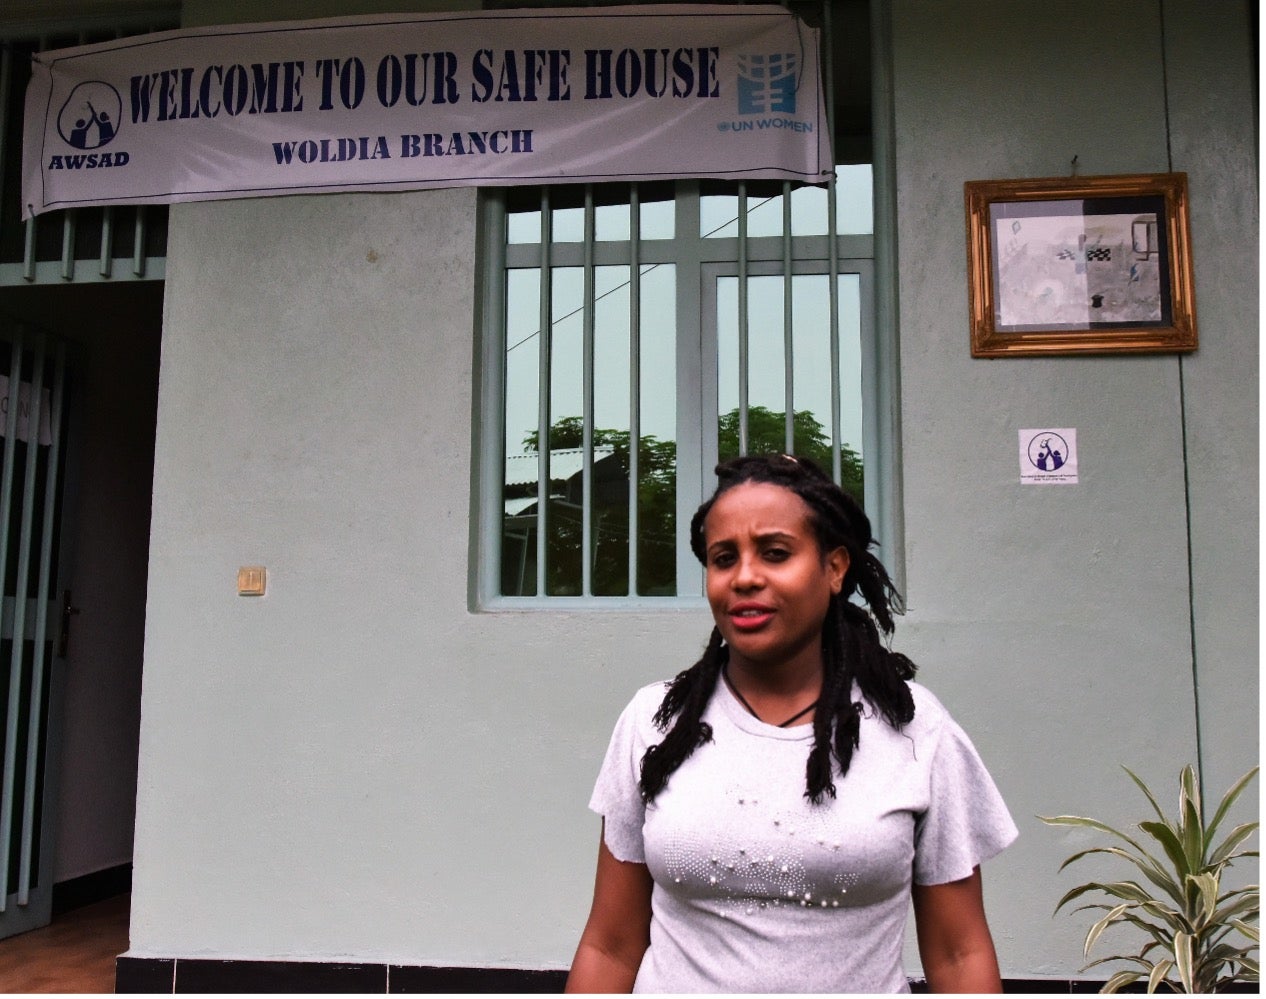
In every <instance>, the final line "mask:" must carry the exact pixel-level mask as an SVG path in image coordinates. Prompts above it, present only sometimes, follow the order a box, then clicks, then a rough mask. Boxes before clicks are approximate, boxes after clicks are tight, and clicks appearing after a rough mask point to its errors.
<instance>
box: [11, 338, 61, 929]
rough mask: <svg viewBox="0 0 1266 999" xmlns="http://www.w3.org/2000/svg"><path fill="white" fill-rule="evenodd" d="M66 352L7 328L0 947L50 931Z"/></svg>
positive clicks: (57, 345) (58, 703)
mask: <svg viewBox="0 0 1266 999" xmlns="http://www.w3.org/2000/svg"><path fill="white" fill-rule="evenodd" d="M65 396H66V349H65V346H64V345H63V344H61V343H59V342H56V341H55V340H54V339H53V338H52V337H51V336H49V335H47V334H45V333H44V332H42V331H39V330H36V329H33V328H31V327H29V326H26V327H24V326H16V325H12V324H8V323H6V322H5V321H4V320H3V319H0V572H2V573H3V580H4V594H3V610H2V612H0V724H3V726H4V730H3V743H2V744H0V754H2V756H0V760H2V762H3V772H2V778H0V779H2V780H3V785H2V786H0V889H2V890H0V937H5V936H12V935H13V934H15V933H22V932H24V931H26V930H29V929H34V928H35V927H38V926H43V925H45V924H47V923H48V922H49V920H50V917H51V913H52V900H53V884H52V881H53V837H52V833H53V831H54V821H53V819H54V816H53V815H52V810H53V803H54V802H55V801H56V800H57V797H56V784H57V779H56V777H57V767H56V762H57V761H56V756H57V752H56V749H57V746H58V745H59V743H60V732H59V731H58V727H57V719H58V718H59V717H60V711H59V709H60V706H61V696H62V689H63V686H64V674H65V647H64V646H65V635H66V628H68V626H69V614H70V613H71V610H72V609H71V607H70V594H69V591H66V590H64V589H63V586H62V581H63V580H64V579H65V578H67V577H66V574H65V566H64V565H63V562H64V561H65V555H66V553H65V551H64V549H65V548H66V547H68V546H67V545H64V544H62V543H61V541H62V538H63V537H65V536H66V532H65V531H64V530H62V518H63V516H64V513H65V503H64V501H63V493H64V483H65V479H66V476H65V465H66V461H65V458H66V455H65V448H64V447H63V439H64V435H65V420H64V413H65Z"/></svg>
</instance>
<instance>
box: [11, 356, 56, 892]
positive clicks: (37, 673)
mask: <svg viewBox="0 0 1266 999" xmlns="http://www.w3.org/2000/svg"><path fill="white" fill-rule="evenodd" d="M41 367H42V365H41ZM65 371H66V348H65V346H64V345H63V344H60V343H59V344H58V345H57V347H56V352H55V355H54V368H53V390H52V393H51V396H50V400H49V427H50V440H49V449H48V457H47V461H48V465H47V471H46V472H45V478H44V513H43V518H42V520H41V521H40V550H39V577H38V579H39V589H38V593H37V598H36V602H35V634H34V642H33V643H32V644H33V648H34V654H33V657H32V658H33V663H32V679H31V711H30V715H29V716H28V717H29V719H30V720H29V721H28V723H27V747H26V785H25V787H26V801H25V803H24V805H23V809H22V858H21V879H22V880H21V884H22V890H21V891H20V892H19V896H18V902H19V904H21V905H26V904H27V902H28V901H29V896H28V894H27V890H28V888H29V886H30V885H31V883H32V882H31V860H32V852H33V850H32V847H33V845H34V842H35V835H36V828H35V788H36V784H37V783H38V782H37V780H36V770H37V765H38V763H39V761H40V758H41V755H42V754H41V753H40V742H41V739H42V738H43V737H44V736H43V731H42V729H43V726H44V706H43V694H44V669H45V643H46V642H47V641H48V602H49V597H50V595H51V594H52V592H53V585H52V582H53V581H52V573H53V531H54V529H55V521H54V517H55V516H56V512H57V474H58V461H59V460H60V456H61V446H60V445H61V414H62V392H63V390H64V388H65ZM40 420H41V414H40V396H39V395H36V396H35V397H34V398H33V399H32V400H31V418H30V427H31V430H30V431H29V437H30V442H29V447H30V450H29V451H28V452H27V454H28V456H29V455H30V454H32V453H34V452H37V451H39V446H38V445H39V426H40ZM28 547H29V546H28ZM15 637H16V636H15ZM48 665H49V666H50V667H51V666H52V663H51V661H50V662H49V664H48Z"/></svg>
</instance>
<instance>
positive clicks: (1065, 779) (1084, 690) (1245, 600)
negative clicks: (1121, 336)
mask: <svg viewBox="0 0 1266 999" xmlns="http://www.w3.org/2000/svg"><path fill="white" fill-rule="evenodd" d="M966 7H967V5H964V4H954V5H949V4H925V3H916V2H914V0H897V2H896V3H894V11H893V33H894V60H895V72H896V125H897V133H898V157H897V183H898V190H897V196H898V210H899V215H900V222H899V231H898V237H899V240H900V269H901V274H900V279H901V303H900V304H901V335H900V348H901V357H902V369H901V389H902V398H903V400H904V402H903V410H902V422H903V424H904V428H905V429H904V437H903V439H902V440H901V441H900V442H895V444H896V446H897V447H898V448H899V454H900V460H901V467H902V471H903V475H904V483H905V506H904V531H905V547H906V576H907V580H908V590H909V603H910V608H911V609H910V613H909V614H908V615H907V617H906V619H905V620H904V621H903V622H902V623H901V625H900V626H899V629H898V633H897V641H898V644H899V645H900V646H901V647H903V648H904V649H905V650H907V651H908V652H910V653H911V655H912V656H913V657H914V658H915V659H916V661H918V662H920V663H922V664H923V673H922V676H923V678H924V679H925V681H926V682H927V683H928V685H929V686H931V687H932V688H933V689H934V690H935V691H936V692H937V693H938V695H939V696H940V697H941V698H942V699H943V700H944V701H945V702H946V703H947V704H948V705H949V706H950V708H951V710H953V711H954V712H955V714H956V715H957V716H958V717H959V718H960V720H961V721H962V722H963V724H964V725H965V727H966V728H967V729H968V731H969V732H971V733H972V735H973V737H974V738H975V740H976V742H977V744H978V746H979V747H980V749H981V751H982V753H983V755H984V756H985V758H986V760H987V761H988V762H989V763H990V765H991V766H992V768H993V770H994V772H995V775H996V777H997V779H998V782H999V784H1000V785H1001V787H1002V788H1003V791H1004V792H1005V794H1006V795H1007V798H1008V800H1009V802H1010V804H1011V807H1012V810H1013V812H1014V814H1015V816H1016V818H1017V821H1018V822H1019V824H1020V826H1021V828H1022V838H1021V840H1020V842H1019V843H1018V844H1017V845H1016V846H1015V847H1014V848H1013V849H1012V850H1010V851H1008V853H1007V854H1005V855H1004V856H1003V857H1002V858H1001V859H999V860H998V861H996V862H994V863H992V864H990V865H989V869H988V870H987V872H986V884H987V889H988V895H989V905H990V912H991V917H992V922H993V926H994V929H995V935H996V937H997V939H998V944H999V950H1000V954H1001V959H1002V963H1003V966H1004V972H1005V973H1007V974H1010V975H1032V974H1047V973H1049V974H1060V975H1068V974H1071V973H1072V972H1074V971H1075V969H1076V968H1077V967H1079V966H1080V964H1081V959H1080V943H1079V938H1080V934H1081V929H1080V927H1078V926H1075V925H1074V922H1073V921H1072V920H1069V919H1063V918H1061V919H1059V920H1056V921H1055V922H1052V921H1051V919H1050V911H1051V908H1052V906H1053V904H1054V901H1055V900H1056V899H1057V898H1058V896H1059V894H1060V893H1061V891H1062V887H1063V886H1064V885H1065V884H1067V883H1068V882H1067V879H1066V878H1065V879H1061V878H1060V877H1058V876H1057V875H1056V873H1055V871H1056V868H1057V866H1058V863H1059V860H1060V859H1061V858H1062V857H1063V856H1064V855H1066V854H1067V853H1070V852H1072V850H1073V848H1074V847H1075V846H1076V845H1078V843H1077V842H1075V841H1074V840H1075V838H1074V837H1068V836H1063V835H1061V834H1058V833H1055V832H1053V831H1050V830H1048V829H1046V827H1044V826H1041V825H1040V824H1039V823H1038V822H1037V821H1036V819H1035V818H1034V815H1035V814H1036V813H1051V812H1056V811H1082V812H1088V813H1091V814H1097V815H1100V816H1101V817H1104V818H1108V819H1116V820H1126V819H1128V818H1132V817H1136V816H1137V814H1138V809H1137V807H1136V806H1135V804H1134V803H1133V802H1132V801H1131V800H1130V795H1129V793H1128V784H1127V782H1126V780H1125V778H1124V776H1123V775H1121V774H1120V773H1119V771H1118V770H1117V769H1116V765H1117V763H1118V762H1121V763H1127V764H1130V765H1133V766H1135V767H1137V768H1138V770H1139V771H1140V772H1141V773H1142V775H1143V776H1144V777H1146V778H1148V779H1151V780H1154V781H1156V782H1158V783H1161V784H1167V783H1168V782H1170V781H1172V779H1173V777H1174V776H1175V775H1176V773H1177V770H1178V767H1179V766H1180V765H1181V764H1182V763H1183V762H1184V761H1186V760H1189V759H1192V758H1194V754H1195V751H1196V726H1195V717H1196V716H1195V693H1196V686H1195V681H1194V680H1193V668H1192V644H1193V643H1192V632H1191V628H1190V620H1191V613H1190V608H1191V606H1192V600H1191V599H1190V598H1191V593H1190V591H1189V587H1188V564H1189V562H1188V544H1187V515H1186V510H1187V507H1188V499H1187V496H1186V494H1185V491H1184V475H1183V470H1184V465H1183V458H1182V455H1183V436H1184V422H1183V416H1182V414H1183V406H1184V402H1185V405H1186V410H1187V413H1188V419H1187V424H1186V430H1187V436H1188V450H1189V451H1199V452H1200V454H1199V456H1193V457H1192V459H1191V460H1190V462H1189V466H1188V467H1189V468H1190V469H1192V470H1193V474H1194V473H1195V472H1198V473H1199V476H1198V477H1199V478H1200V479H1201V480H1202V481H1201V484H1200V486H1199V487H1198V488H1193V490H1192V491H1191V509H1192V517H1191V524H1192V532H1193V537H1195V538H1196V539H1197V541H1198V544H1199V548H1200V554H1199V557H1198V558H1197V559H1196V561H1195V563H1194V570H1193V572H1194V579H1195V583H1196V602H1195V606H1196V613H1195V619H1196V624H1197V631H1196V644H1197V648H1198V651H1199V652H1200V662H1199V664H1198V665H1199V671H1200V672H1199V673H1198V675H1199V677H1200V695H1201V707H1202V709H1204V708H1207V707H1208V706H1209V705H1210V704H1213V705H1215V709H1216V708H1217V707H1222V709H1223V710H1225V711H1230V712H1234V715H1233V718H1234V723H1233V724H1217V725H1206V726H1205V731H1204V733H1203V734H1204V740H1205V751H1206V755H1207V756H1208V757H1209V758H1210V760H1211V761H1216V762H1215V763H1214V766H1215V768H1219V770H1218V776H1217V777H1216V778H1215V780H1216V781H1221V780H1222V777H1221V774H1222V773H1230V772H1234V771H1237V770H1242V769H1246V768H1247V766H1248V765H1249V763H1250V762H1251V760H1252V759H1254V758H1255V757H1256V743H1255V726H1251V727H1250V723H1251V722H1253V721H1254V720H1255V719H1254V718H1253V717H1252V716H1253V713H1254V711H1255V704H1256V687H1255V682H1256V681H1255V671H1254V669H1253V668H1252V659H1251V654H1252V653H1251V649H1252V647H1253V644H1254V642H1253V639H1254V636H1255V634H1256V618H1255V610H1254V608H1255V607H1256V599H1255V587H1256V568H1255V566H1256V563H1255V558H1254V556H1253V552H1252V551H1251V548H1252V545H1251V539H1252V538H1253V537H1255V535H1256V505H1255V502H1254V501H1253V500H1254V493H1253V489H1254V486H1253V484H1254V483H1255V482H1256V474H1255V472H1256V467H1255V463H1254V458H1253V457H1252V456H1251V455H1252V451H1253V449H1254V448H1255V440H1256V437H1255V431H1256V410H1255V405H1256V391H1255V389H1256V385H1255V371H1256V365H1257V354H1256V343H1255V339H1254V338H1253V337H1252V336H1250V335H1248V333H1249V330H1250V329H1251V326H1252V324H1253V323H1254V322H1255V317H1256V301H1255V298H1254V297H1253V293H1252V291H1251V286H1249V285H1246V284H1242V283H1241V280H1239V279H1237V278H1235V277H1234V275H1235V274H1238V273H1243V274H1248V273H1251V272H1253V270H1252V269H1253V267H1255V264H1254V261H1253V260H1252V254H1253V252H1254V250H1253V247H1254V239H1255V233H1256V218H1255V215H1253V209H1252V207H1251V206H1252V201H1251V198H1252V194H1253V192H1252V187H1251V183H1250V181H1251V171H1252V145H1251V136H1248V135H1247V134H1244V133H1245V132H1246V131H1247V128H1246V125H1245V124H1244V123H1246V122H1247V121H1248V120H1249V107H1248V103H1247V94H1246V88H1247V86H1248V83H1249V78H1250V77H1249V71H1248V66H1247V56H1246V53H1245V47H1246V42H1247V28H1246V26H1245V25H1244V24H1243V23H1242V21H1243V18H1242V17H1240V18H1234V17H1227V19H1226V23H1224V24H1219V23H1215V21H1214V20H1212V19H1210V20H1209V21H1208V22H1207V23H1205V24H1203V26H1199V27H1198V30H1193V31H1191V32H1185V30H1184V29H1185V28H1186V27H1189V26H1192V25H1193V24H1194V22H1196V21H1199V20H1200V18H1199V17H1197V5H1195V4H1194V2H1193V3H1179V2H1177V0H1167V3H1166V4H1165V8H1164V9H1165V17H1166V28H1167V31H1168V32H1169V33H1170V35H1172V34H1174V33H1178V32H1181V33H1183V34H1184V37H1183V40H1182V42H1181V44H1180V45H1178V44H1175V49H1174V51H1173V52H1171V53H1170V54H1169V60H1170V64H1169V69H1168V72H1169V76H1170V81H1171V82H1170V91H1169V92H1168V93H1167V91H1166V89H1165V87H1164V76H1163V72H1162V65H1161V41H1162V33H1161V25H1160V19H1159V16H1158V10H1159V8H1158V6H1157V4H1155V3H1154V2H1147V3H1143V2H1138V3H1119V4H1113V5H1103V4H1100V3H1097V2H1090V0H1085V2H1079V3H1069V4H1060V5H1051V4H1045V3H1038V2H1036V0H1027V2H1023V3H1015V2H1006V3H1003V2H1000V0H999V2H975V3H973V4H972V5H970V9H965V8H966ZM343 9H348V8H347V7H346V6H345V7H344V8H343ZM217 14H224V15H225V16H226V19H227V15H229V14H233V15H234V16H235V17H240V16H241V14H240V12H236V11H235V8H233V7H232V6H231V5H216V4H211V3H206V4H190V5H189V10H188V15H189V20H190V21H191V22H196V21H199V19H202V20H214V19H215V18H216V15H217ZM252 16H263V14H262V13H259V12H258V10H257V8H252ZM1203 16H1204V15H1203V12H1202V11H1201V17H1203ZM1180 52H1181V53H1185V54H1182V55H1179V53H1180ZM1237 53H1238V54H1237ZM1208 62H1215V63H1219V64H1220V67H1221V71H1222V73H1223V74H1224V75H1225V76H1226V86H1227V87H1228V88H1229V89H1230V91H1231V92H1232V93H1233V94H1234V95H1239V96H1236V97H1235V100H1236V101H1239V100H1241V99H1242V100H1243V106H1242V107H1240V108H1239V109H1238V110H1237V109H1236V108H1234V107H1233V108H1228V109H1227V110H1225V111H1223V110H1221V109H1219V110H1216V111H1215V110H1213V109H1212V108H1207V107H1206V106H1205V104H1204V98H1203V97H1202V96H1201V87H1202V86H1203V83H1202V81H1203V79H1204V78H1205V77H1206V76H1207V75H1208V72H1209V70H1208V68H1207V66H1206V65H1205V64H1206V63H1208ZM1091 78H1093V79H1095V80H1096V81H1099V82H1097V83H1096V85H1095V86H1094V87H1087V86H1086V85H1084V84H1083V83H1082V82H1080V81H1083V80H1086V79H1091ZM1070 81H1076V82H1070ZM1180 93H1181V94H1182V95H1185V97H1184V99H1185V101H1186V105H1185V107H1186V110H1183V109H1182V108H1183V106H1184V105H1183V104H1182V101H1180V100H1179V97H1178V95H1179V94H1180ZM1167 100H1168V102H1169V119H1168V120H1169V123H1170V124H1169V128H1168V130H1167V127H1166V122H1167V118H1166V106H1167ZM1180 122H1181V127H1180V124H1179V123H1180ZM1179 137H1181V141H1179ZM1169 146H1172V147H1173V148H1174V149H1175V160H1174V163H1173V167H1174V168H1175V169H1187V170H1189V171H1191V173H1192V178H1191V183H1192V189H1193V195H1194V197H1195V200H1196V206H1195V212H1194V217H1193V227H1194V228H1195V230H1196V233H1197V234H1198V235H1197V238H1198V240H1199V243H1198V245H1197V247H1196V266H1197V270H1198V274H1197V281H1198V288H1197V294H1198V307H1199V309H1200V319H1201V335H1202V347H1201V351H1200V352H1199V353H1198V354H1197V355H1195V356H1194V357H1193V358H1190V359H1187V360H1185V361H1182V362H1180V361H1179V360H1177V359H1176V358H1173V357H1150V358H1101V359H1047V360H1023V361H1012V360H1008V361H995V362H986V361H973V360H971V359H970V358H969V356H968V345H967V325H966V318H967V316H966V312H967V305H966V293H965V281H966V275H965V262H964V238H963V236H964V221H963V207H962V184H963V182H964V181H965V180H969V179H985V178H1000V177H1008V176H1035V175H1051V174H1060V173H1063V172H1066V169H1067V164H1068V162H1069V160H1071V158H1072V156H1073V154H1074V153H1075V154H1077V155H1078V156H1079V160H1080V163H1081V165H1082V169H1083V172H1087V173H1089V172H1094V173H1114V172H1145V171H1163V170H1166V169H1168V167H1169V161H1168V155H1167V148H1168V147H1169ZM1209 147H1219V148H1220V151H1219V152H1218V153H1217V154H1216V155H1218V156H1221V157H1225V158H1226V159H1227V160H1228V161H1229V163H1230V166H1231V169H1228V170H1223V169H1222V168H1221V167H1220V166H1219V165H1218V164H1217V163H1215V162H1212V161H1211V159H1212V157H1213V156H1214V155H1215V154H1214V152H1212V151H1211V150H1210V149H1209ZM1183 149H1189V150H1192V151H1193V152H1192V153H1191V155H1190V160H1189V161H1188V160H1187V159H1186V157H1185V156H1184V155H1179V152H1180V151H1181V150H1183ZM1196 151H1199V152H1196ZM1215 171H1216V172H1217V174H1218V176H1217V179H1216V180H1215V179H1213V178H1211V177H1210V174H1211V173H1213V172H1215ZM1215 184H1216V185H1218V187H1217V189H1218V190H1224V191H1225V193H1224V194H1221V195H1216V196H1215V194H1214V190H1215V188H1214V187H1213V185H1215ZM1196 192H1198V193H1196ZM475 205H476V195H475V193H474V192H473V191H460V190H459V191H445V192H431V193H426V192H422V193H416V194H403V195H349V196H325V197H291V198H278V199H269V200H257V201H246V202H224V203H215V204H203V205H185V206H178V207H176V208H174V209H173V212H172V220H171V238H170V245H169V250H168V284H167V300H166V315H165V322H164V340H163V358H162V373H161V387H160V399H159V419H158V440H157V446H156V468H155V488H154V517H153V531H152V538H151V559H150V577H149V594H150V597H149V606H148V620H147V630H146V646H145V678H144V695H143V727H142V735H141V764H140V781H139V789H138V804H137V809H138V812H137V839H136V876H135V891H134V895H133V916H132V937H131V939H132V950H131V952H130V953H132V954H136V955H153V956H162V955H176V956H189V955H199V956H207V955H225V956H236V957H311V958H329V959H334V958H343V957H349V956H354V957H356V958H359V959H365V960H372V959H379V960H399V961H404V962H409V963H426V962H435V963H443V964H458V965H460V964H472V965H482V966H497V965H508V966H523V967H562V966H565V965H566V964H567V962H568V961H569V959H570V956H571V951H572V949H573V948H574V945H575V940H576V937H577V934H578V933H579V930H580V927H581V924H582V922H583V919H584V915H585V912H586V910H587V907H588V895H589V890H590V886H591V877H592V863H593V858H594V852H595V846H596V841H597V835H598V823H597V820H596V819H595V818H594V817H593V816H591V815H589V814H588V813H587V812H586V811H585V810H584V803H585V801H586V800H587V796H588V793H589V790H590V784H591V781H592V778H593V775H594V773H595V771H596V768H597V765H598V762H599V760H600V758H601V754H602V751H603V748H604V747H605V744H606V740H607V737H608V735H609V731H610V726H611V724H612V722H613V721H614V718H615V716H616V714H617V713H618V711H619V709H620V707H621V706H622V705H623V703H624V702H625V700H626V699H627V698H628V696H629V695H630V694H631V692H632V691H633V690H634V689H635V688H636V687H637V686H639V685H640V684H642V683H644V682H647V681H649V680H651V679H655V678H661V677H664V676H668V675H671V674H672V673H674V672H676V671H677V670H678V669H680V668H681V667H682V666H683V665H685V664H687V663H688V662H689V661H691V660H692V659H693V658H694V657H695V656H696V655H697V653H698V651H699V649H700V647H701V646H702V643H703V641H704V639H705V637H706V634H707V630H708V626H709V622H708V620H707V615H706V611H702V610H697V609H696V610H690V609H680V610H666V611H657V612H600V611H598V612H585V613H581V612H553V613H549V612H517V613H515V612H505V613H471V612H470V611H469V610H468V608H467V602H466V592H467V581H468V572H469V565H468V541H469V535H470V521H469V517H470V512H469V511H470V501H471V497H470V485H469V482H470V470H471V467H472V456H471V451H470V440H471V428H470V420H471V414H472V404H473V400H474V386H473V385H472V379H473V363H472V359H473V357H474V356H475V354H476V349H477V345H476V344H475V342H474V340H473V333H472V327H473V318H472V317H473V315H474V311H475V301H474V295H475V288H476V282H475V266H476V239H475V232H476V219H475ZM1246 257H1247V259H1246ZM1224 267H1225V268H1230V270H1228V271H1226V272H1223V268H1224ZM1236 267H1238V268H1239V270H1238V271H1236V270H1235V269H1234V268H1236ZM1210 268H1212V270H1213V272H1214V273H1211V272H1210ZM476 416H477V414H476ZM1040 424H1056V425H1061V426H1075V427H1077V428H1078V432H1079V443H1080V446H1081V453H1082V459H1081V475H1082V482H1081V484H1080V485H1078V486H1075V487H1065V488H1043V489H1038V488H1025V487H1021V486H1020V485H1019V484H1018V483H1017V481H1016V480H1017V477H1018V475H1017V466H1016V451H1017V440H1016V435H1017V431H1018V430H1019V429H1020V428H1022V427H1029V426H1035V425H1040ZM247 564H263V565H265V566H267V567H268V569H269V573H270V577H269V579H270V590H269V593H268V595H267V596H266V597H264V598H262V599H247V598H240V597H238V596H236V594H235V589H234V581H235V574H236V570H237V567H238V566H239V565H247ZM1250 596H1251V599H1250ZM1213 688H1216V692H1211V691H1212V689H1213ZM1237 705H1238V706H1237Z"/></svg>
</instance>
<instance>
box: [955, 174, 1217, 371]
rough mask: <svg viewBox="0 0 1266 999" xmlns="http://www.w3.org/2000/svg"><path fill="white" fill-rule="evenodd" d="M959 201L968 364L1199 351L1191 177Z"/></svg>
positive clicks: (976, 191)
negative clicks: (963, 219) (963, 207)
mask: <svg viewBox="0 0 1266 999" xmlns="http://www.w3.org/2000/svg"><path fill="white" fill-rule="evenodd" d="M964 193H965V198H966V202H967V271H968V281H969V284H970V297H971V352H972V356H973V357H1017V356H1034V355H1039V356H1040V355H1054V354H1082V353H1088V354H1118V353H1160V352H1179V351H1190V350H1195V349H1196V346H1197V335H1196V305H1195V297H1194V289H1193V285H1192V266H1191V237H1190V234H1189V224H1188V213H1187V175H1186V174H1185V173H1164V174H1137V175H1129V176H1120V177H1065V178H1050V179H1043V180H984V181H969V182H968V183H967V184H966V185H964Z"/></svg>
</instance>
